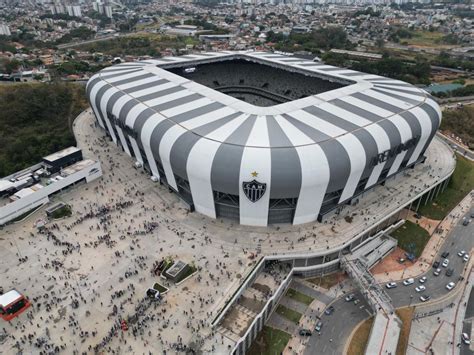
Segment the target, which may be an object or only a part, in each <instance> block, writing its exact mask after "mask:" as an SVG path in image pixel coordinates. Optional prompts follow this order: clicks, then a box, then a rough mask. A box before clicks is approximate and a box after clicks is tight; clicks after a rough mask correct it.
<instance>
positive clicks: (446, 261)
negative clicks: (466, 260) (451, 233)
mask: <svg viewBox="0 0 474 355" xmlns="http://www.w3.org/2000/svg"><path fill="white" fill-rule="evenodd" d="M448 265H449V259H444V260H443V263H442V264H441V266H442V267H448Z"/></svg>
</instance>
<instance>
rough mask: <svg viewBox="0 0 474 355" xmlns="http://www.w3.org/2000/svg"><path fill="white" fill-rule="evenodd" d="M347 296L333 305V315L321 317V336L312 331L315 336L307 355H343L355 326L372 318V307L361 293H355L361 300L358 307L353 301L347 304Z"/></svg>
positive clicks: (307, 347) (306, 352)
mask: <svg viewBox="0 0 474 355" xmlns="http://www.w3.org/2000/svg"><path fill="white" fill-rule="evenodd" d="M346 295H347V294H346ZM346 295H344V296H343V297H341V298H339V299H338V300H336V301H335V302H334V303H332V306H333V307H334V309H335V310H334V313H333V314H331V315H326V314H324V313H323V315H322V316H321V322H322V323H323V327H322V329H321V334H318V333H317V332H314V330H313V329H311V330H312V331H313V335H312V336H311V337H310V339H309V341H308V343H307V345H306V348H305V354H306V355H313V354H325V355H326V354H334V355H336V354H337V355H340V354H342V353H343V351H344V345H345V343H346V341H347V340H348V338H349V336H350V334H351V332H352V330H353V329H354V328H355V326H356V325H357V324H359V323H360V322H361V321H363V320H364V319H366V318H368V317H370V307H369V305H368V304H367V302H366V301H365V299H364V298H363V297H362V295H361V293H360V292H354V295H355V298H357V299H359V300H360V302H359V303H358V304H357V305H355V304H354V302H353V301H350V302H346V301H345V299H344V298H345V297H346Z"/></svg>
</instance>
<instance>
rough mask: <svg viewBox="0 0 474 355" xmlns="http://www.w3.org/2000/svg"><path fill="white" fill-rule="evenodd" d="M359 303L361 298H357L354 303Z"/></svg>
mask: <svg viewBox="0 0 474 355" xmlns="http://www.w3.org/2000/svg"><path fill="white" fill-rule="evenodd" d="M359 303H360V299H358V298H356V299H355V300H354V304H355V305H356V306H357V305H358V304H359Z"/></svg>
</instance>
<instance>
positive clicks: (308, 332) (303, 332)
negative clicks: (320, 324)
mask: <svg viewBox="0 0 474 355" xmlns="http://www.w3.org/2000/svg"><path fill="white" fill-rule="evenodd" d="M299 334H300V335H301V336H304V337H307V336H311V335H312V334H313V333H312V332H311V330H309V329H300V331H299Z"/></svg>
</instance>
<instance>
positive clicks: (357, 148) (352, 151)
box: [337, 134, 367, 203]
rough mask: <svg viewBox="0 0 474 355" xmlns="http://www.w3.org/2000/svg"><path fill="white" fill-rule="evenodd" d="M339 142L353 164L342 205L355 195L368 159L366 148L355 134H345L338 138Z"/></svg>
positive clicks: (344, 190)
mask: <svg viewBox="0 0 474 355" xmlns="http://www.w3.org/2000/svg"><path fill="white" fill-rule="evenodd" d="M337 141H338V142H339V143H341V145H342V146H343V147H344V149H345V150H346V152H347V155H348V156H349V160H350V163H351V172H350V174H349V178H348V179H347V182H346V185H345V186H344V189H343V191H342V194H341V198H340V199H339V203H341V202H343V201H345V200H347V199H349V198H351V197H352V196H353V195H354V192H355V190H356V188H357V184H358V183H359V181H360V177H361V176H362V173H363V172H364V168H365V162H366V161H367V160H366V159H367V157H366V156H365V150H364V147H363V146H362V144H361V143H360V142H359V140H358V139H357V138H356V137H355V136H354V135H353V134H345V135H343V136H342V137H339V138H337Z"/></svg>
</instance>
